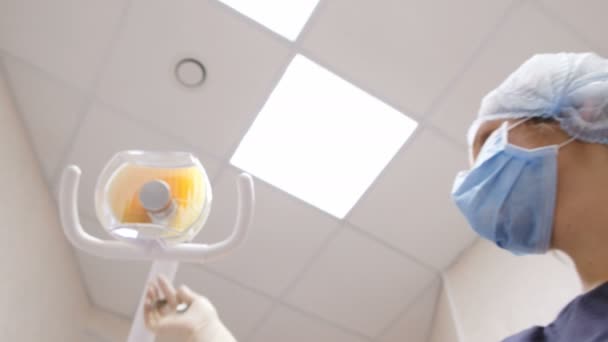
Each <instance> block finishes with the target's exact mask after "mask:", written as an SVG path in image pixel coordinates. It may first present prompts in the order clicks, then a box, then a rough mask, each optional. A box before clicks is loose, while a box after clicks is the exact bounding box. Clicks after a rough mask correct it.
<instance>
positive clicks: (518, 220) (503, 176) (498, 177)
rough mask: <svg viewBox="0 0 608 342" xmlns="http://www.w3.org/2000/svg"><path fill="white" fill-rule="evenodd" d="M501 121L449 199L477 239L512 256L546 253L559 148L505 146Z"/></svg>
mask: <svg viewBox="0 0 608 342" xmlns="http://www.w3.org/2000/svg"><path fill="white" fill-rule="evenodd" d="M526 120H528V119H524V120H522V121H519V122H518V123H516V124H514V125H513V126H511V127H509V126H508V123H507V122H506V121H505V122H504V123H503V124H502V125H501V126H500V128H498V129H497V130H495V131H494V132H493V133H492V135H490V137H489V138H488V139H487V140H486V142H485V143H484V145H483V147H482V148H481V151H480V152H479V155H478V156H477V160H476V161H475V164H474V165H473V167H472V168H471V169H470V170H468V171H462V172H460V173H459V174H458V176H457V177H456V180H455V181H454V186H453V188H452V198H453V200H454V202H455V203H456V205H457V206H458V208H459V209H460V211H461V212H462V213H463V214H464V216H465V217H466V218H467V220H468V222H469V224H470V225H471V227H472V228H473V229H474V230H475V231H476V232H477V233H478V234H479V235H480V236H482V237H483V238H486V239H488V240H490V241H493V242H494V243H496V244H497V245H498V246H499V247H502V248H504V249H507V250H509V251H511V252H513V253H514V254H529V253H543V252H546V251H547V250H549V247H550V243H551V234H552V229H553V215H554V211H555V199H556V189H557V153H558V150H559V149H560V147H562V146H564V145H566V144H568V143H570V142H571V141H572V140H574V139H569V140H568V141H566V142H564V143H562V144H560V145H551V146H545V147H540V148H534V149H526V148H522V147H518V146H515V145H512V144H509V142H508V132H509V131H510V130H512V129H513V128H515V127H517V126H518V125H520V124H522V123H523V122H525V121H526Z"/></svg>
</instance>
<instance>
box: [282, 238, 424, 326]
mask: <svg viewBox="0 0 608 342" xmlns="http://www.w3.org/2000/svg"><path fill="white" fill-rule="evenodd" d="M433 276H434V273H433V272H432V271H430V270H428V269H427V268H425V267H423V266H421V265H419V264H417V263H414V262H412V261H411V260H409V259H406V258H403V257H402V256H401V255H400V254H398V253H396V252H394V251H391V250H389V249H387V248H386V247H384V246H383V245H381V244H379V243H377V242H375V241H373V240H371V239H368V238H366V237H364V236H363V235H361V234H360V233H358V232H356V231H354V230H352V229H350V228H348V227H347V228H345V229H343V230H342V231H341V232H340V234H339V235H337V237H335V238H334V239H333V240H332V241H331V242H330V243H329V245H328V246H327V247H326V248H325V249H324V251H323V252H322V253H321V255H320V256H319V257H318V259H317V260H316V261H315V262H314V264H313V265H312V266H311V268H310V269H309V270H308V271H306V273H305V274H304V275H303V276H302V278H301V280H300V282H299V283H298V284H297V285H296V286H295V287H294V288H293V289H292V290H291V291H290V292H289V293H288V294H287V296H286V300H287V302H289V303H290V304H292V305H296V306H297V307H299V308H301V309H303V310H304V311H306V312H311V313H314V314H316V315H318V316H320V317H323V318H324V319H327V320H329V321H331V322H334V323H336V324H338V325H340V326H342V327H345V328H348V329H350V330H352V331H356V332H358V333H361V334H363V335H365V336H368V337H374V336H377V335H378V334H379V333H380V332H381V331H382V330H383V329H384V328H385V327H386V326H388V324H389V323H390V322H391V321H393V319H395V318H396V317H397V315H398V313H399V312H401V310H403V308H404V307H405V306H406V305H408V303H410V302H411V301H412V299H414V297H416V296H417V295H418V294H419V292H420V291H421V290H422V289H423V287H424V286H426V285H427V284H428V283H429V282H430V281H431V279H432V277H433Z"/></svg>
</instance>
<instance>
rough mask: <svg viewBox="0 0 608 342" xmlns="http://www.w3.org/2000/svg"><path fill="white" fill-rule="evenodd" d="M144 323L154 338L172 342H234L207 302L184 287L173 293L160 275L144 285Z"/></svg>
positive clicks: (171, 286) (173, 289) (211, 305)
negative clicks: (163, 337)
mask: <svg viewBox="0 0 608 342" xmlns="http://www.w3.org/2000/svg"><path fill="white" fill-rule="evenodd" d="M144 319H145V322H146V326H147V327H148V329H150V330H151V331H152V332H154V333H155V334H156V335H170V336H171V337H172V340H175V341H176V342H177V340H178V339H179V340H180V341H184V342H186V341H187V342H236V340H235V339H234V337H233V336H232V334H230V332H229V331H228V330H227V329H226V327H224V325H223V324H222V322H221V321H220V319H219V317H218V314H217V311H216V309H215V307H213V304H211V302H210V301H209V300H208V299H207V298H205V297H203V296H201V295H198V294H196V293H195V292H193V291H192V290H190V289H189V288H188V287H187V286H185V285H182V286H181V287H180V288H179V289H178V290H177V291H176V290H175V288H174V287H173V285H171V283H170V282H169V281H167V279H166V278H165V277H164V276H162V275H161V276H159V277H158V278H157V279H156V280H154V281H151V282H150V284H149V285H148V289H147V291H146V301H145V306H144Z"/></svg>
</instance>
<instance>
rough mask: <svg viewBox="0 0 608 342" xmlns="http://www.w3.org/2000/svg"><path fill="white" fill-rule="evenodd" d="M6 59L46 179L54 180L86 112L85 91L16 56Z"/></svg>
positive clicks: (17, 98) (17, 99)
mask: <svg viewBox="0 0 608 342" xmlns="http://www.w3.org/2000/svg"><path fill="white" fill-rule="evenodd" d="M4 62H5V63H4V64H5V65H6V69H7V72H8V77H9V82H10V85H11V87H12V89H13V92H14V94H15V98H16V101H17V105H18V108H19V110H20V111H21V113H20V114H21V115H22V117H23V120H24V122H25V125H26V126H27V129H28V131H29V137H30V138H31V139H32V143H33V145H34V148H35V150H36V154H37V155H38V158H39V159H40V162H41V163H42V165H41V166H42V168H43V170H44V173H45V176H46V178H47V180H52V178H53V176H54V175H55V171H56V169H57V166H58V163H59V162H60V160H61V159H62V158H63V156H64V154H65V153H66V149H67V148H68V146H69V142H70V139H71V138H72V137H73V135H74V133H75V130H76V126H77V123H78V120H79V118H80V116H82V115H83V110H84V105H85V97H84V94H83V93H81V92H79V91H77V90H75V89H72V88H68V87H66V86H65V85H64V84H62V83H59V82H57V81H55V80H52V79H49V78H48V77H47V76H46V75H43V74H41V73H40V72H38V71H36V70H35V69H33V68H32V67H31V66H29V65H27V64H25V63H23V62H21V61H18V60H16V59H14V58H10V57H7V58H4Z"/></svg>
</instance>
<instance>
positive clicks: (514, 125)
mask: <svg viewBox="0 0 608 342" xmlns="http://www.w3.org/2000/svg"><path fill="white" fill-rule="evenodd" d="M532 118H533V117H532V116H530V117H527V118H523V119H522V120H519V121H517V122H516V123H514V124H513V125H512V126H509V127H507V131H510V130H512V129H513V128H515V127H517V126H519V125H521V124H523V123H524V122H526V121H530V120H532Z"/></svg>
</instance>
